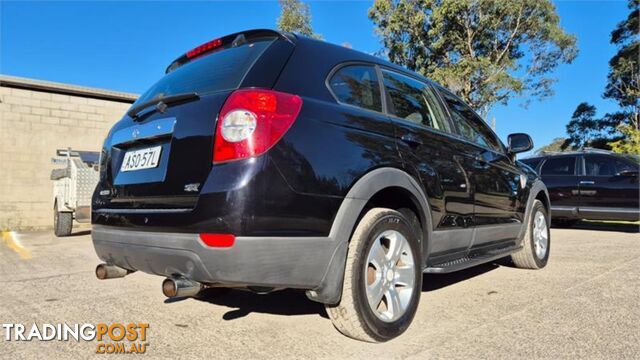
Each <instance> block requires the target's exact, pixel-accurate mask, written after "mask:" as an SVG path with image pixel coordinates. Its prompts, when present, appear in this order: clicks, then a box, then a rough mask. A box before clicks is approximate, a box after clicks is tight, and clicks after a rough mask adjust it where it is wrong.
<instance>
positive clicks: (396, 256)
mask: <svg viewBox="0 0 640 360" xmlns="http://www.w3.org/2000/svg"><path fill="white" fill-rule="evenodd" d="M398 235H399V234H398V233H397V232H395V231H394V232H391V233H389V234H387V235H386V236H385V237H386V238H387V239H388V240H389V251H388V252H387V259H389V260H391V261H393V262H394V263H396V262H398V260H400V254H401V253H402V245H403V244H402V242H403V240H404V237H402V238H401V237H400V236H398ZM405 241H406V240H405Z"/></svg>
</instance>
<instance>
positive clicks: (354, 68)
mask: <svg viewBox="0 0 640 360" xmlns="http://www.w3.org/2000/svg"><path fill="white" fill-rule="evenodd" d="M329 86H330V87H331V90H333V93H334V94H335V96H336V97H337V98H338V101H340V102H341V103H345V104H349V105H353V106H358V107H361V108H365V109H369V110H375V111H382V101H381V99H380V85H379V84H378V76H377V75H376V69H375V68H374V67H373V66H365V65H351V66H345V67H343V68H342V69H340V70H338V72H336V73H335V74H334V75H333V76H332V77H331V79H330V80H329Z"/></svg>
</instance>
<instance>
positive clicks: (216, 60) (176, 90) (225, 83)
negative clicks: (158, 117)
mask: <svg viewBox="0 0 640 360" xmlns="http://www.w3.org/2000/svg"><path fill="white" fill-rule="evenodd" d="M273 41H274V40H273V39H269V38H267V39H258V40H256V41H253V42H249V43H246V44H244V45H240V46H237V47H232V48H227V49H222V50H219V51H215V52H213V53H211V54H209V55H204V56H202V57H201V58H198V59H195V60H193V61H191V62H189V63H187V64H184V65H182V66H181V67H179V68H177V69H176V70H174V71H172V72H170V73H168V74H167V75H165V76H164V77H163V78H162V79H160V80H159V81H158V82H157V83H155V84H154V85H153V86H151V88H149V90H147V91H146V92H145V93H144V94H142V95H141V96H140V97H139V98H138V100H137V101H136V103H135V104H134V106H135V105H136V104H141V103H143V102H145V101H147V100H151V99H153V98H154V97H158V96H170V95H175V94H181V93H186V92H197V93H198V94H204V93H208V92H213V91H221V90H230V89H236V88H237V87H238V86H239V85H240V81H242V78H243V77H244V75H245V74H246V73H247V72H248V71H249V68H250V67H251V66H252V65H253V63H254V62H255V60H256V59H257V58H258V57H260V55H261V54H262V53H263V52H264V50H265V49H266V48H267V47H268V46H269V45H270V44H271V43H272V42H273Z"/></svg>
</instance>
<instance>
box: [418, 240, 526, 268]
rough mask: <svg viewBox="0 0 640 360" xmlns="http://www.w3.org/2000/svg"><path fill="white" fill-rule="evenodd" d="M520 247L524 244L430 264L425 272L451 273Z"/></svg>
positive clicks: (505, 254)
mask: <svg viewBox="0 0 640 360" xmlns="http://www.w3.org/2000/svg"><path fill="white" fill-rule="evenodd" d="M520 249H522V246H514V247H510V248H506V249H504V248H502V249H496V250H494V251H489V252H486V253H484V254H482V255H479V256H473V257H467V256H465V257H462V258H459V259H455V260H451V261H447V262H444V263H441V264H435V265H433V266H430V267H428V268H426V269H424V271H423V272H424V273H425V274H446V273H451V272H455V271H459V270H464V269H467V268H470V267H474V266H476V265H480V264H484V263H488V262H490V261H493V260H498V259H500V258H503V257H505V256H507V255H510V254H513V253H514V252H516V251H518V250H520Z"/></svg>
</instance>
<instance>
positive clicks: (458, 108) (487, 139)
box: [441, 91, 504, 153]
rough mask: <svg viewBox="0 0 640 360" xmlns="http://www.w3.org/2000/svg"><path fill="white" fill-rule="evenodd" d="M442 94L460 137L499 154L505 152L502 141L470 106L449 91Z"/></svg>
mask: <svg viewBox="0 0 640 360" xmlns="http://www.w3.org/2000/svg"><path fill="white" fill-rule="evenodd" d="M441 94H442V97H443V98H444V101H445V102H446V103H447V105H448V106H449V110H450V112H451V118H452V120H453V122H454V124H455V125H456V127H457V128H458V132H459V133H460V136H462V137H463V138H465V139H466V140H468V141H471V142H472V143H475V144H478V145H480V146H482V147H485V148H489V149H491V150H494V151H497V152H499V153H502V152H504V147H503V146H502V143H501V142H500V140H498V138H497V137H496V136H495V134H494V133H493V132H492V131H491V129H489V127H488V126H487V125H486V124H485V122H484V120H482V118H480V117H479V116H478V115H476V113H475V112H474V111H473V110H472V109H471V108H470V107H469V106H467V105H466V104H465V103H464V102H462V100H460V99H458V98H457V97H456V96H454V95H453V94H450V93H449V92H447V91H441Z"/></svg>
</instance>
